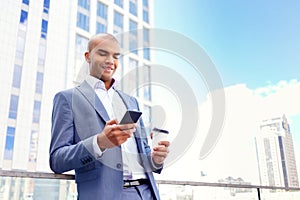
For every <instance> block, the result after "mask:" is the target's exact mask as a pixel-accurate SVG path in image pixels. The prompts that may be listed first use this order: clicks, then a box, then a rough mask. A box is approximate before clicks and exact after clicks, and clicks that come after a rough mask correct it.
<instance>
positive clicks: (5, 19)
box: [0, 0, 153, 171]
mask: <svg viewBox="0 0 300 200" xmlns="http://www.w3.org/2000/svg"><path fill="white" fill-rule="evenodd" d="M0 6H1V13H2V14H1V15H0V29H1V35H0V41H1V47H2V48H1V51H0V56H1V59H0V66H1V67H0V76H1V78H0V82H1V98H0V105H1V108H0V109H1V110H0V111H1V112H0V117H1V120H0V141H1V143H0V168H2V169H8V170H10V169H22V170H30V171H49V167H48V149H49V148H48V147H49V141H50V127H51V109H52V100H53V97H54V94H55V93H56V92H57V91H60V90H63V89H66V88H70V87H73V86H74V85H76V84H78V83H79V82H78V81H80V80H81V79H80V77H81V76H82V74H83V75H84V74H86V73H87V70H88V68H87V66H86V65H85V62H84V56H83V53H84V51H85V50H86V47H87V41H88V39H89V38H90V37H91V36H92V35H94V34H96V33H100V32H109V33H112V34H121V36H122V33H124V32H128V31H130V32H128V35H129V38H130V41H120V42H121V45H125V43H126V42H128V43H129V47H130V49H131V51H130V52H127V53H126V55H124V56H123V57H121V60H120V66H119V70H118V73H117V74H116V78H117V79H121V78H122V77H123V76H124V75H126V74H128V76H131V78H130V79H129V80H130V81H128V82H126V84H131V85H132V86H133V88H134V87H135V88H136V90H135V91H134V93H133V95H135V96H136V97H137V98H138V99H139V100H140V102H141V109H142V110H143V111H144V120H145V121H146V124H148V125H149V123H150V121H149V119H150V113H151V107H150V105H151V87H150V85H146V86H145V87H143V88H138V85H139V82H141V81H143V82H149V81H150V72H151V69H150V60H151V54H150V51H149V49H147V48H144V49H136V48H138V45H137V39H138V37H141V38H143V44H145V46H146V45H147V44H148V43H149V29H150V28H151V26H152V22H153V19H152V7H153V2H152V0H143V1H137V0H77V1H50V0H44V1H32V0H22V1H9V0H2V1H1V3H0ZM137 29H140V30H142V31H137ZM140 34H142V35H140ZM120 38H121V39H123V38H122V37H120ZM128 72H130V73H128ZM126 80H127V79H126ZM122 84H124V82H122ZM122 87H123V86H122V85H121V88H122Z"/></svg>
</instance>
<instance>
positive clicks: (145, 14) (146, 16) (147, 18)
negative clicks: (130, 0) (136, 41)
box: [143, 10, 149, 23]
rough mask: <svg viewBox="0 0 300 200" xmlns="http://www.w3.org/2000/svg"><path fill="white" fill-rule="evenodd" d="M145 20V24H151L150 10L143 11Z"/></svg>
mask: <svg viewBox="0 0 300 200" xmlns="http://www.w3.org/2000/svg"><path fill="white" fill-rule="evenodd" d="M143 20H144V22H147V23H149V13H148V10H143Z"/></svg>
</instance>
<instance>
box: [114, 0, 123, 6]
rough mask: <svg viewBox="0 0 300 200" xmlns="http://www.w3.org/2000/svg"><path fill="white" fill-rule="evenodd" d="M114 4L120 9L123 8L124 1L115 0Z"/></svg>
mask: <svg viewBox="0 0 300 200" xmlns="http://www.w3.org/2000/svg"><path fill="white" fill-rule="evenodd" d="M114 3H115V4H116V5H118V6H119V7H121V8H123V5H124V2H123V0H114Z"/></svg>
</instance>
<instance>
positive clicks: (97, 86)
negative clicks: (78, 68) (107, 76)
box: [85, 75, 117, 90]
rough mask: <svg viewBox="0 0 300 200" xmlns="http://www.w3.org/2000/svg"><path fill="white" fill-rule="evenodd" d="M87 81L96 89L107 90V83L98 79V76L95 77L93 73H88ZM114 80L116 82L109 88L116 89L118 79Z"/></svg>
mask: <svg viewBox="0 0 300 200" xmlns="http://www.w3.org/2000/svg"><path fill="white" fill-rule="evenodd" d="M85 80H86V82H87V83H88V84H89V85H90V86H91V87H92V88H93V89H94V90H95V89H102V90H106V88H105V84H104V82H103V81H102V80H100V79H98V78H95V77H93V76H91V75H87V77H86V79H85ZM113 80H114V83H113V84H112V86H111V87H110V88H109V89H108V90H110V89H115V86H116V84H117V81H116V80H115V79H113Z"/></svg>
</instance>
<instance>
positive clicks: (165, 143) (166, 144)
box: [158, 141, 170, 147]
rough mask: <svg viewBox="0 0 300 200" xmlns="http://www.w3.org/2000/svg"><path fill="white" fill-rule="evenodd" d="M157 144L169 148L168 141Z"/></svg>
mask: <svg viewBox="0 0 300 200" xmlns="http://www.w3.org/2000/svg"><path fill="white" fill-rule="evenodd" d="M158 144H159V145H164V146H165V147H169V146H170V142H169V141H159V142H158Z"/></svg>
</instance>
